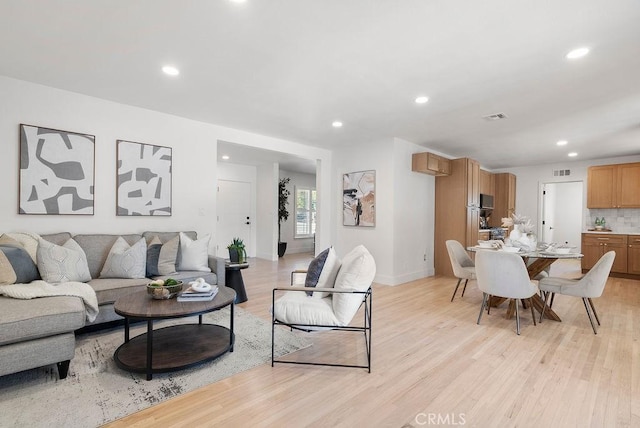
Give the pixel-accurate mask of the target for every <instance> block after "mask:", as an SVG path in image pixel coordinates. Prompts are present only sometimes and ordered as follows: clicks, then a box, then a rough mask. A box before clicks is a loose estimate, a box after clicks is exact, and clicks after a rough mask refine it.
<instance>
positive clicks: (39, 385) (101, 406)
mask: <svg viewBox="0 0 640 428" xmlns="http://www.w3.org/2000/svg"><path fill="white" fill-rule="evenodd" d="M228 311H229V309H228V308H225V309H223V310H220V311H217V312H212V313H209V314H206V315H204V322H207V323H213V324H219V325H224V326H226V327H228V326H229V312H228ZM185 322H197V318H187V319H180V320H171V321H163V322H157V323H155V324H154V326H157V327H161V326H166V325H172V324H178V323H185ZM145 331H146V324H144V323H142V324H138V325H136V326H135V327H132V328H131V336H132V337H133V336H136V335H138V334H140V333H143V332H145ZM234 332H235V336H236V341H235V345H234V351H233V352H231V353H226V354H224V355H222V356H221V357H219V358H218V359H216V360H213V361H211V362H208V363H204V364H200V365H198V366H196V367H193V368H190V369H186V370H181V371H176V372H172V373H161V374H154V375H153V379H152V380H150V381H147V380H145V376H144V374H141V373H129V372H126V371H123V370H121V369H119V368H118V367H116V365H115V363H114V361H113V353H114V351H115V350H116V348H117V347H118V346H120V345H121V344H122V341H123V338H124V334H123V327H119V328H113V329H109V330H105V331H101V332H94V333H87V334H82V335H78V336H77V337H76V355H75V358H74V359H73V360H71V365H70V367H69V375H68V376H67V378H66V379H63V380H59V379H58V373H57V369H56V368H55V366H49V367H45V368H40V369H33V370H27V371H24V372H20V373H16V374H12V375H7V376H2V377H0V426H1V427H47V428H57V427H97V426H99V425H101V424H104V423H107V422H110V421H113V420H115V419H118V418H121V417H123V416H126V415H129V414H131V413H134V412H136V411H139V410H142V409H144V408H147V407H149V406H152V405H154V404H157V403H159V402H161V401H164V400H167V399H169V398H172V397H175V396H177V395H180V394H183V393H185V392H188V391H191V390H193V389H196V388H198V387H200V386H204V385H207V384H210V383H213V382H216V381H218V380H220V379H224V378H226V377H229V376H232V375H234V374H236V373H239V372H242V371H244V370H248V369H250V368H253V367H256V366H259V365H261V364H264V363H267V362H270V361H271V324H270V323H269V322H266V321H263V320H262V319H260V318H258V317H256V316H254V315H251V314H250V313H248V312H246V311H243V310H242V309H241V308H238V307H236V308H235V324H234ZM309 345H310V344H309V342H308V341H307V340H305V339H303V338H301V337H299V336H298V335H297V334H296V333H295V332H290V331H288V330H284V329H282V331H279V332H278V340H277V342H276V355H278V356H281V355H285V354H287V353H290V352H293V351H296V350H298V349H302V348H305V347H307V346H309Z"/></svg>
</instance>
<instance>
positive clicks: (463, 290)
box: [460, 279, 469, 297]
mask: <svg viewBox="0 0 640 428" xmlns="http://www.w3.org/2000/svg"><path fill="white" fill-rule="evenodd" d="M467 282H469V279H465V280H464V287H463V288H462V296H460V297H464V292H465V291H467Z"/></svg>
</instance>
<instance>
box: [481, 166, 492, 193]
mask: <svg viewBox="0 0 640 428" xmlns="http://www.w3.org/2000/svg"><path fill="white" fill-rule="evenodd" d="M480 193H483V194H485V195H491V196H494V195H495V194H496V179H495V176H494V175H493V174H491V173H490V172H489V171H485V170H484V169H481V170H480Z"/></svg>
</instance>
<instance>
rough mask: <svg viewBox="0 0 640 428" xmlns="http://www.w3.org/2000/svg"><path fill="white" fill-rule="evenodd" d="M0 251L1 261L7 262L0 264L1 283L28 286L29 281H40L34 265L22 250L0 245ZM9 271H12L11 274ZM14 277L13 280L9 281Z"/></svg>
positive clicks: (27, 254)
mask: <svg viewBox="0 0 640 428" xmlns="http://www.w3.org/2000/svg"><path fill="white" fill-rule="evenodd" d="M0 251H1V252H2V253H3V255H4V257H3V259H5V258H6V261H8V263H6V262H5V263H2V264H1V266H2V271H3V272H2V275H1V276H2V277H3V278H4V280H3V281H2V282H4V283H6V284H13V283H18V284H28V283H30V282H31V281H35V280H37V279H40V274H39V273H38V268H37V267H36V264H35V263H34V262H33V259H32V258H31V256H30V255H29V253H27V251H26V250H25V249H24V248H20V247H13V246H9V245H0ZM10 270H11V271H13V274H12V272H10ZM14 275H15V280H13V281H10V280H11V279H13V277H14ZM6 284H5V285H6Z"/></svg>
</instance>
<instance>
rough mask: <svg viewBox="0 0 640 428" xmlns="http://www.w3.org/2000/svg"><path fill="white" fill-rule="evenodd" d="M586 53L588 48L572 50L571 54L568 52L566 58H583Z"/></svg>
mask: <svg viewBox="0 0 640 428" xmlns="http://www.w3.org/2000/svg"><path fill="white" fill-rule="evenodd" d="M588 53H589V48H586V47H583V48H578V49H574V50H572V51H571V52H569V53H568V54H567V58H568V59H576V58H582V57H583V56H585V55H586V54H588Z"/></svg>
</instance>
